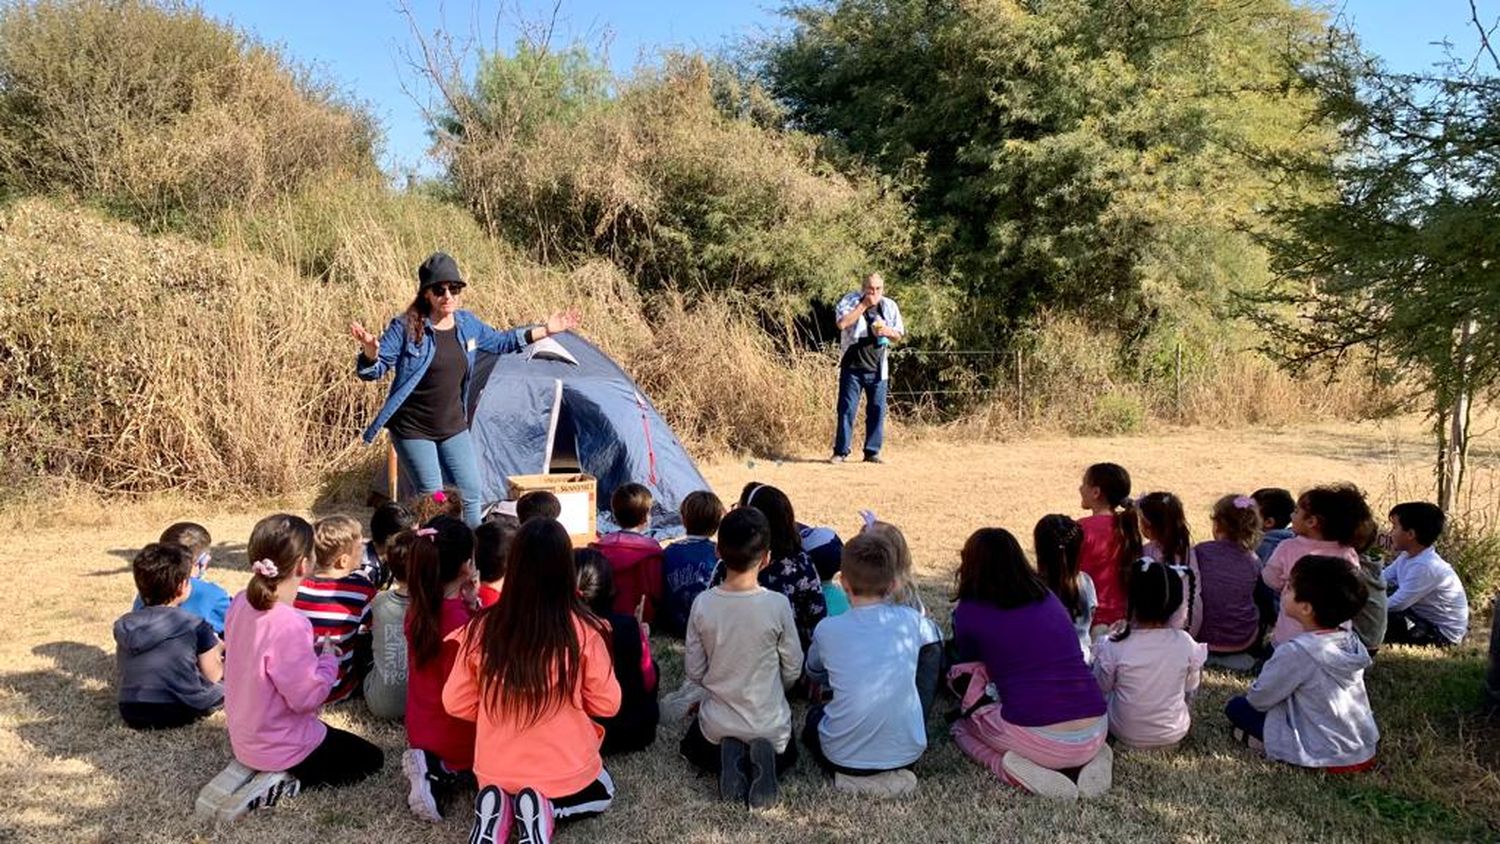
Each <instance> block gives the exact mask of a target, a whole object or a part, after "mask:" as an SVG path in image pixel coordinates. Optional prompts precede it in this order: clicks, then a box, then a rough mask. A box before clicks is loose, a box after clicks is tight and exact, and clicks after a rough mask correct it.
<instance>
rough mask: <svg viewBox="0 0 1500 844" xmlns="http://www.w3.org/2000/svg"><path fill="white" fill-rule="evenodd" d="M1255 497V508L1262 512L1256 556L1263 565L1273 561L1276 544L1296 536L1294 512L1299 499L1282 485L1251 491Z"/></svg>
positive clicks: (1251, 495) (1251, 494)
mask: <svg viewBox="0 0 1500 844" xmlns="http://www.w3.org/2000/svg"><path fill="white" fill-rule="evenodd" d="M1250 497H1251V498H1253V499H1255V508H1256V510H1258V511H1259V512H1260V531H1261V534H1260V544H1259V545H1257V546H1255V556H1257V557H1259V558H1260V563H1261V565H1265V564H1266V563H1268V562H1270V561H1271V554H1272V553H1273V552H1275V550H1276V546H1278V545H1280V544H1281V543H1283V542H1285V541H1287V540H1288V539H1291V538H1292V537H1294V536H1296V535H1297V534H1296V532H1295V531H1293V530H1292V528H1291V524H1292V513H1294V512H1296V510H1297V499H1295V498H1293V497H1292V493H1291V492H1290V491H1288V490H1285V489H1282V488H1281V487H1276V486H1268V487H1262V488H1260V489H1257V490H1256V491H1254V492H1252V493H1250Z"/></svg>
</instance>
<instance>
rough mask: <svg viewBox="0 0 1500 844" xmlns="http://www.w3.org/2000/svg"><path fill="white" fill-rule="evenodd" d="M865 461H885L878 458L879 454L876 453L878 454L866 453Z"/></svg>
mask: <svg viewBox="0 0 1500 844" xmlns="http://www.w3.org/2000/svg"><path fill="white" fill-rule="evenodd" d="M865 462H866V463H884V462H885V461H884V460H881V459H880V455H878V454H866V455H865Z"/></svg>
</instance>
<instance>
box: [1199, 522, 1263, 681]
mask: <svg viewBox="0 0 1500 844" xmlns="http://www.w3.org/2000/svg"><path fill="white" fill-rule="evenodd" d="M1212 520H1213V526H1214V538H1213V539H1212V540H1211V541H1208V542H1200V543H1199V544H1198V545H1197V546H1196V547H1195V548H1194V549H1193V551H1194V553H1195V554H1196V555H1197V558H1198V574H1199V575H1200V576H1201V577H1202V582H1203V624H1202V626H1200V627H1199V628H1198V635H1197V637H1196V638H1197V639H1198V641H1200V642H1203V643H1204V644H1206V645H1208V653H1209V657H1208V664H1209V665H1211V666H1216V667H1220V668H1228V669H1230V670H1236V671H1249V670H1251V668H1253V667H1254V664H1255V656H1254V655H1253V654H1252V653H1251V652H1252V651H1257V652H1258V651H1259V650H1260V640H1261V634H1262V630H1261V615H1262V610H1261V607H1259V606H1258V605H1257V604H1256V593H1257V589H1258V587H1260V586H1261V582H1260V560H1259V559H1258V558H1257V557H1256V556H1255V547H1256V545H1257V544H1259V543H1260V523H1261V519H1260V512H1259V511H1258V510H1257V509H1256V506H1255V499H1253V498H1251V497H1249V496H1245V495H1226V496H1224V497H1222V498H1220V499H1219V500H1218V501H1217V502H1215V503H1214V509H1213V514H1212Z"/></svg>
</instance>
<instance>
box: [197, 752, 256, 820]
mask: <svg viewBox="0 0 1500 844" xmlns="http://www.w3.org/2000/svg"><path fill="white" fill-rule="evenodd" d="M254 776H255V772H254V771H252V770H250V769H249V768H247V767H245V766H244V765H242V764H240V761H239V760H238V759H232V760H230V762H229V765H228V766H227V767H226V768H224V770H222V771H220V772H219V774H218V776H216V777H214V778H213V779H211V780H209V781H208V785H205V786H203V788H201V789H199V790H198V799H197V801H196V802H195V803H194V804H193V815H194V816H196V817H197V818H198V819H199V820H203V821H213V820H215V819H216V818H217V817H218V816H219V810H220V809H221V808H223V807H224V806H226V805H228V804H229V801H230V799H231V798H232V797H233V796H234V793H235V792H236V791H239V790H240V789H241V788H243V787H244V785H245V783H247V782H249V781H250V780H251V778H253V777H254Z"/></svg>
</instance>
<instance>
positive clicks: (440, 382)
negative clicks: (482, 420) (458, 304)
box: [386, 328, 469, 442]
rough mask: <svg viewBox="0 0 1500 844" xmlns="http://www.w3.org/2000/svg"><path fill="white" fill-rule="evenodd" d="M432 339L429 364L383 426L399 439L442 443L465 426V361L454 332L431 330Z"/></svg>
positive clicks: (467, 366) (451, 329) (456, 334)
mask: <svg viewBox="0 0 1500 844" xmlns="http://www.w3.org/2000/svg"><path fill="white" fill-rule="evenodd" d="M432 339H433V341H434V342H435V343H436V344H437V348H436V350H435V353H434V354H433V356H432V363H431V364H429V365H428V366H427V371H426V372H425V373H423V374H422V380H421V381H418V382H417V387H416V389H414V390H412V392H411V395H409V396H407V397H406V401H404V402H402V403H401V407H400V408H399V409H397V410H396V415H394V416H392V417H391V421H390V422H388V423H386V428H387V429H388V430H389V431H390V432H391V435H392V436H397V437H400V438H401V439H403V440H432V441H433V442H442V441H443V440H446V439H448V438H449V437H452V436H457V435H458V434H461V433H463V432H464V429H465V428H468V427H469V420H468V416H467V414H465V412H464V404H463V387H464V376H465V375H467V374H468V373H469V358H468V356H467V355H465V354H464V350H463V347H462V346H460V345H459V343H458V331H457V330H455V329H453V328H450V329H448V330H446V331H438V330H436V329H434V330H433V332H432Z"/></svg>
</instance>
